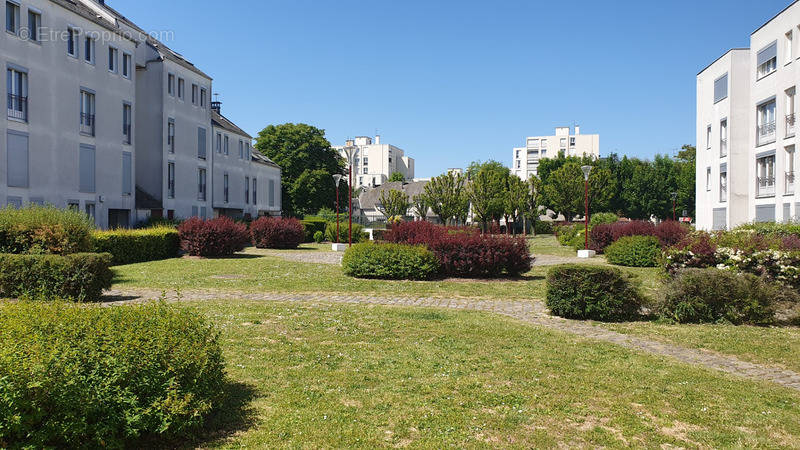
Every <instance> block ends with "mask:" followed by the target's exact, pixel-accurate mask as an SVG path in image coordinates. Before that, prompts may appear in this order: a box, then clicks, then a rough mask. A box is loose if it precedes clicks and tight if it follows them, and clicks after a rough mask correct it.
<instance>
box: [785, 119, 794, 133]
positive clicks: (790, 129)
mask: <svg viewBox="0 0 800 450" xmlns="http://www.w3.org/2000/svg"><path fill="white" fill-rule="evenodd" d="M794 120H795V118H794V114H787V115H786V137H792V136H794V133H795V128H794Z"/></svg>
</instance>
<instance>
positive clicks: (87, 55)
mask: <svg viewBox="0 0 800 450" xmlns="http://www.w3.org/2000/svg"><path fill="white" fill-rule="evenodd" d="M94 50H95V42H94V39H92V38H91V37H90V36H86V37H85V38H84V39H83V60H84V61H86V62H87V63H89V64H94Z"/></svg>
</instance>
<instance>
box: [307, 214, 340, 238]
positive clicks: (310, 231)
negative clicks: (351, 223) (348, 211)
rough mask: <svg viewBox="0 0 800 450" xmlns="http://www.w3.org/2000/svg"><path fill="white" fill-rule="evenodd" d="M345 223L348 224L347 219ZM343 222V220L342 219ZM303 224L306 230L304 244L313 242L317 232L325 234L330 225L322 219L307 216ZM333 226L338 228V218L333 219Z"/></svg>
mask: <svg viewBox="0 0 800 450" xmlns="http://www.w3.org/2000/svg"><path fill="white" fill-rule="evenodd" d="M344 219H345V222H347V217H345V218H344ZM340 220H341V218H340ZM300 223H302V224H303V228H304V229H305V241H304V242H313V241H314V235H315V234H316V233H317V231H320V232H322V233H325V227H326V226H327V225H328V222H327V221H326V220H325V219H323V218H321V217H314V216H306V217H305V218H304V219H303V220H301V221H300ZM333 226H334V227H335V226H336V216H334V217H333Z"/></svg>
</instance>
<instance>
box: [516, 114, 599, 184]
mask: <svg viewBox="0 0 800 450" xmlns="http://www.w3.org/2000/svg"><path fill="white" fill-rule="evenodd" d="M560 152H563V153H564V154H565V155H566V156H579V157H580V156H592V157H594V158H599V157H600V135H599V134H581V127H579V126H577V125H576V126H575V130H574V133H573V132H571V130H570V127H558V128H556V130H555V135H553V136H531V137H528V138H527V139H526V140H525V146H524V147H516V148H514V149H513V157H512V162H511V171H512V173H514V174H515V175H517V176H518V177H520V178H522V179H523V180H527V179H528V178H530V176H531V175H537V174H538V169H539V160H540V159H543V158H548V157H557V156H558V154H559V153H560Z"/></svg>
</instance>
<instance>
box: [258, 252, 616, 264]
mask: <svg viewBox="0 0 800 450" xmlns="http://www.w3.org/2000/svg"><path fill="white" fill-rule="evenodd" d="M263 255H265V256H277V257H278V258H281V259H285V260H287V261H297V262H304V263H312V264H333V265H338V264H341V262H342V255H344V253H339V252H327V251H316V252H312V251H296V250H295V251H291V250H288V251H283V250H269V251H268V252H266V253H264V254H263ZM534 256H536V260H535V261H534V262H533V265H534V266H555V265H558V264H592V263H594V264H602V263H603V262H604V261H605V260H604V259H602V258H595V259H591V260H586V259H580V258H577V257H575V256H554V255H534Z"/></svg>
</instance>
